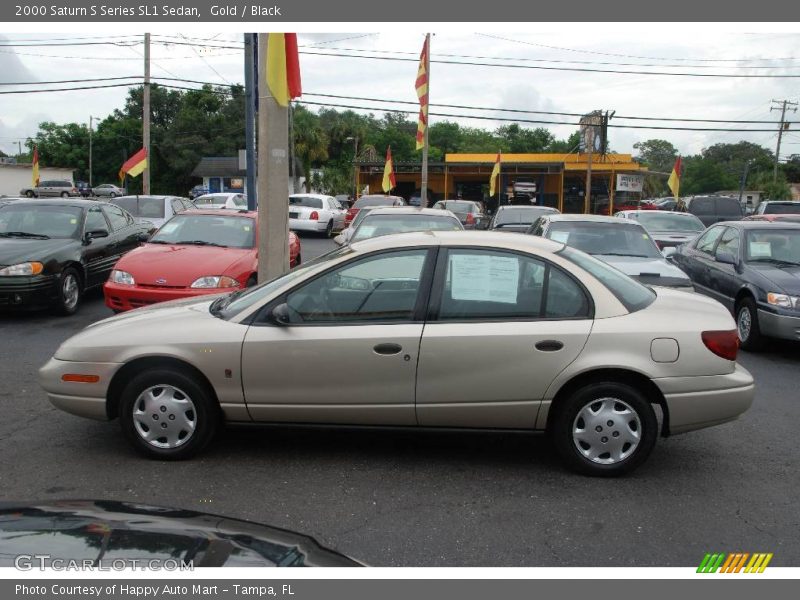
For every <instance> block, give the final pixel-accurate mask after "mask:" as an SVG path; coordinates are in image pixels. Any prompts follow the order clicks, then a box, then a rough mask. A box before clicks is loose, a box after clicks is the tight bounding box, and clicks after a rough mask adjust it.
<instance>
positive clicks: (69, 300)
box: [61, 274, 80, 309]
mask: <svg viewBox="0 0 800 600" xmlns="http://www.w3.org/2000/svg"><path fill="white" fill-rule="evenodd" d="M61 294H62V295H63V297H64V306H66V307H67V308H69V309H72V308H75V305H76V304H78V296H79V295H80V293H79V288H78V278H77V277H75V275H72V274H69V275H67V276H66V277H64V282H63V283H62V284H61Z"/></svg>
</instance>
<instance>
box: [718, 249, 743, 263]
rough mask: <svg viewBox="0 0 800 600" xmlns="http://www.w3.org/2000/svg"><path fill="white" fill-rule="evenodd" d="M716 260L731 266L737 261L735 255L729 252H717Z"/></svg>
mask: <svg viewBox="0 0 800 600" xmlns="http://www.w3.org/2000/svg"><path fill="white" fill-rule="evenodd" d="M716 260H717V262H718V263H722V264H724V265H733V266H736V265H737V263H738V262H739V261H737V260H736V257H735V256H734V255H733V254H731V253H730V252H717V256H716Z"/></svg>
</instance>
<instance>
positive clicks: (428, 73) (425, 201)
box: [419, 33, 431, 208]
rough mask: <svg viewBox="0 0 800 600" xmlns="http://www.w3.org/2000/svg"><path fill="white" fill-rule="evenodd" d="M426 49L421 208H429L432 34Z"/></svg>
mask: <svg viewBox="0 0 800 600" xmlns="http://www.w3.org/2000/svg"><path fill="white" fill-rule="evenodd" d="M425 47H426V48H427V49H428V51H427V52H426V53H425V76H426V77H427V79H428V83H427V86H428V92H427V95H428V103H427V107H426V114H425V120H426V121H427V122H426V123H425V133H424V134H423V135H424V140H423V146H422V177H421V179H422V181H421V183H420V185H421V187H422V189H421V190H420V200H419V206H420V208H427V207H428V131H429V130H430V128H431V119H430V91H431V34H430V33H426V34H425Z"/></svg>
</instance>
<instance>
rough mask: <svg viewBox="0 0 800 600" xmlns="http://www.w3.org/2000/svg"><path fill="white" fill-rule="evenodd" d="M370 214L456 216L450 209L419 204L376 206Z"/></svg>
mask: <svg viewBox="0 0 800 600" xmlns="http://www.w3.org/2000/svg"><path fill="white" fill-rule="evenodd" d="M369 214H370V216H373V215H431V216H440V217H442V216H444V217H453V218H456V216H455V215H454V214H453V213H452V212H450V211H449V210H443V209H441V208H420V207H418V206H376V207H375V208H371V209H370V211H369Z"/></svg>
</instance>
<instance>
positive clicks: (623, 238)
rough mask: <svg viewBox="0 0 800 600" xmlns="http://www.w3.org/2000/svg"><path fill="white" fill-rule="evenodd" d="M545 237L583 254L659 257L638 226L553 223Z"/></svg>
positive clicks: (645, 233)
mask: <svg viewBox="0 0 800 600" xmlns="http://www.w3.org/2000/svg"><path fill="white" fill-rule="evenodd" d="M547 237H548V238H549V239H551V240H553V241H554V242H560V243H562V244H567V245H568V246H572V247H573V248H577V249H578V250H583V251H584V252H586V253H587V254H599V255H605V256H634V257H641V258H661V253H660V252H659V251H658V248H657V247H656V245H655V242H653V240H652V239H651V238H650V236H649V235H648V233H647V232H646V231H645V230H644V228H643V227H642V226H641V225H636V224H634V223H630V222H628V223H626V222H624V221H622V222H620V223H619V224H617V223H608V222H605V221H603V222H594V223H593V222H590V221H572V222H571V221H557V222H553V223H550V228H549V229H548V230H547Z"/></svg>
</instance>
